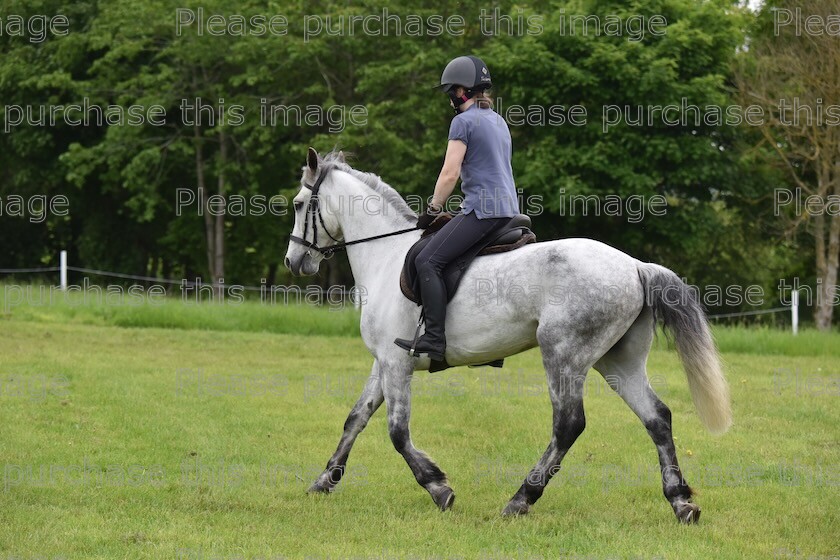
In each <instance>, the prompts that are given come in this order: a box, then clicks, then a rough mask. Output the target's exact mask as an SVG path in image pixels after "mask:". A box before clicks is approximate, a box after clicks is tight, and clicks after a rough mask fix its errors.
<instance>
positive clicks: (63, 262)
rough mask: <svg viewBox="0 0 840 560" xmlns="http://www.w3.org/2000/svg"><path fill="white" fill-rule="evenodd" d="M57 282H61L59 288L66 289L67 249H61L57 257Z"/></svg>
mask: <svg viewBox="0 0 840 560" xmlns="http://www.w3.org/2000/svg"><path fill="white" fill-rule="evenodd" d="M59 266H60V269H59V283H60V284H61V289H62V290H66V289H67V251H62V252H61V256H60V258H59Z"/></svg>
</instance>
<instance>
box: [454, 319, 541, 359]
mask: <svg viewBox="0 0 840 560" xmlns="http://www.w3.org/2000/svg"><path fill="white" fill-rule="evenodd" d="M446 328H447V332H446V361H447V362H449V363H450V364H451V365H468V364H476V363H483V362H489V361H493V360H497V359H499V358H504V357H507V356H511V355H513V354H518V353H519V352H522V351H523V350H527V349H529V348H533V347H535V346H536V345H537V322H536V321H522V320H521V319H519V320H514V318H513V317H504V316H503V315H502V316H499V315H490V314H488V315H486V316H484V317H480V316H478V317H476V316H472V317H469V318H468V317H463V318H458V317H453V318H452V319H451V320H449V319H447V321H446Z"/></svg>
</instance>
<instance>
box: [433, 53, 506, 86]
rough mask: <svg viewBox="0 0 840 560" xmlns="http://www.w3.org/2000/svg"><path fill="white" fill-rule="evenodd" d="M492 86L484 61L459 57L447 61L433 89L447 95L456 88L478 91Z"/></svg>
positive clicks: (472, 57) (470, 57) (471, 57)
mask: <svg viewBox="0 0 840 560" xmlns="http://www.w3.org/2000/svg"><path fill="white" fill-rule="evenodd" d="M492 85H493V84H492V82H491V81H490V71H489V70H488V69H487V65H486V64H484V61H482V60H481V59H480V58H478V57H475V56H459V57H458V58H454V59H452V60H451V61H449V64H447V65H446V68H444V69H443V74H441V76H440V85H438V86H435V87H438V88H441V89H442V90H443V91H445V92H447V93H449V92H450V91H451V90H453V89H454V88H455V87H457V86H464V87H465V88H466V89H468V90H479V91H480V90H484V89H488V88H490V87H491V86H492Z"/></svg>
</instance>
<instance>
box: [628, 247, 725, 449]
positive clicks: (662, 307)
mask: <svg viewBox="0 0 840 560" xmlns="http://www.w3.org/2000/svg"><path fill="white" fill-rule="evenodd" d="M639 277H640V278H641V280H642V286H643V287H644V290H645V303H646V304H647V305H648V306H650V308H651V309H652V310H653V316H654V318H656V319H657V320H660V321H662V323H663V327H664V328H665V329H666V331H670V332H671V334H672V335H673V336H674V341H675V343H676V346H677V353H678V354H679V356H680V359H681V360H682V363H683V367H684V368H685V373H686V377H687V378H688V387H689V389H690V390H691V399H692V400H693V401H694V406H695V407H696V408H697V414H698V415H699V416H700V420H701V421H702V422H703V424H704V425H705V426H706V428H707V429H708V430H709V431H710V432H712V433H717V434H720V433H723V432H725V431H726V430H728V429H729V426H731V425H732V410H731V408H730V403H729V385H728V384H727V383H726V378H725V377H724V376H723V370H722V368H721V364H720V357H719V356H718V352H717V348H716V347H715V342H714V339H713V338H712V333H711V330H710V329H709V323H708V321H707V319H706V314H705V312H704V311H703V308H702V307H701V306H700V303H699V302H698V301H697V296H696V294H695V293H694V292H693V291H692V290H691V289H690V288H689V287H688V286H687V285H686V284H685V282H683V281H682V280H681V279H680V278H679V276H677V275H676V274H675V273H674V272H673V271H671V270H669V269H667V268H665V267H664V266H659V265H658V264H653V263H642V264H640V266H639Z"/></svg>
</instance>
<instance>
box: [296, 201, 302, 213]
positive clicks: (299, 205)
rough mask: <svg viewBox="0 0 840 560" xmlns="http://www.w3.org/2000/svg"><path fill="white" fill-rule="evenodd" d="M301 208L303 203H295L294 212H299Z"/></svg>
mask: <svg viewBox="0 0 840 560" xmlns="http://www.w3.org/2000/svg"><path fill="white" fill-rule="evenodd" d="M301 208H303V202H295V212H300V209H301Z"/></svg>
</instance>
